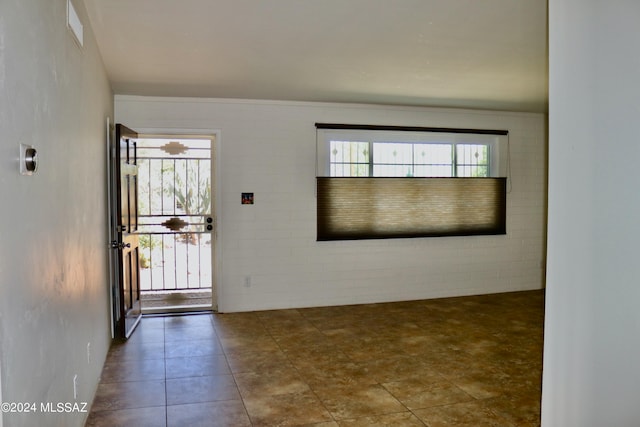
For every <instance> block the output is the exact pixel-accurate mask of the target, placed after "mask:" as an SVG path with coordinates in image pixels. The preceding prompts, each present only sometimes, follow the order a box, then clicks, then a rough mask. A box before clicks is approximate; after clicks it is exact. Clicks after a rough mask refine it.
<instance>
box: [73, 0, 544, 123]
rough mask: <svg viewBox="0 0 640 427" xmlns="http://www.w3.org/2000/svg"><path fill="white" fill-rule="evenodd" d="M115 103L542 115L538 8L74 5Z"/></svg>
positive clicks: (419, 0)
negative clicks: (175, 101) (128, 97)
mask: <svg viewBox="0 0 640 427" xmlns="http://www.w3.org/2000/svg"><path fill="white" fill-rule="evenodd" d="M84 2H85V4H86V6H87V10H88V12H89V16H90V20H91V25H92V27H93V30H94V32H95V35H96V38H97V41H98V46H99V48H100V51H101V53H102V57H103V60H104V63H105V66H106V69H107V73H108V75H109V79H110V80H111V82H112V85H113V90H114V91H115V93H117V94H137V95H157V96H189V97H190V96H196V97H215V98H245V99H274V100H299V101H327V102H364V103H376V104H396V105H423V106H439V107H463V108H483V109H494V110H495V109H497V110H512V111H534V112H544V111H546V109H547V1H546V0H84Z"/></svg>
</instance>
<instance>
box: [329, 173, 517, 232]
mask: <svg viewBox="0 0 640 427" xmlns="http://www.w3.org/2000/svg"><path fill="white" fill-rule="evenodd" d="M317 189H318V201H317V203H318V204H317V216H318V218H317V224H318V229H317V233H318V234H317V239H318V240H320V241H323V240H351V239H380V238H403V237H430V236H461V235H488V234H505V233H506V178H371V177H366V178H352V177H349V178H337V177H318V178H317Z"/></svg>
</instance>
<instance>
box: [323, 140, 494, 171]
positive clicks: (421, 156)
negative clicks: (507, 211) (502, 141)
mask: <svg viewBox="0 0 640 427" xmlns="http://www.w3.org/2000/svg"><path fill="white" fill-rule="evenodd" d="M329 150H330V168H331V172H330V176H395V177H455V176H464V177H474V178H486V177H488V176H489V150H490V145H489V144H462V143H460V144H459V143H438V142H436V143H429V142H420V143H411V142H362V141H339V140H333V139H330V140H329Z"/></svg>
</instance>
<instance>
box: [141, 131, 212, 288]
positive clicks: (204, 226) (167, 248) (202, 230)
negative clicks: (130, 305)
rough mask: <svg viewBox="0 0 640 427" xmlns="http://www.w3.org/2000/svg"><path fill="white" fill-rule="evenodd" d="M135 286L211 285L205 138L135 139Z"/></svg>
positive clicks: (207, 143)
mask: <svg viewBox="0 0 640 427" xmlns="http://www.w3.org/2000/svg"><path fill="white" fill-rule="evenodd" d="M138 180H139V181H138V186H139V187H138V190H139V199H138V200H139V202H138V203H139V212H140V214H139V233H138V234H139V235H140V251H141V255H140V267H141V270H140V271H141V273H140V276H141V277H140V279H141V280H140V288H141V290H142V291H174V290H175V291H181V290H197V289H207V290H210V289H211V287H212V269H211V260H212V258H211V256H212V241H211V232H212V230H213V225H214V224H213V216H212V213H211V209H212V203H211V140H210V139H176V138H167V139H163V138H141V139H139V140H138Z"/></svg>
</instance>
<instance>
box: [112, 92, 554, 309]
mask: <svg viewBox="0 0 640 427" xmlns="http://www.w3.org/2000/svg"><path fill="white" fill-rule="evenodd" d="M115 109H116V121H117V122H119V123H123V124H125V125H127V126H129V127H131V128H133V129H137V130H152V129H163V130H167V129H180V130H184V129H189V130H194V131H195V130H208V131H211V130H216V131H218V132H219V135H220V138H219V140H218V153H219V156H220V158H219V166H220V170H219V171H218V177H219V182H218V185H219V189H220V192H221V194H220V195H219V196H218V200H219V206H218V209H219V225H220V230H219V231H220V234H219V239H218V257H219V264H218V265H219V271H218V272H217V277H218V292H219V301H218V303H219V308H220V310H221V311H247V310H258V309H272V308H290V307H306V306H321V305H336V304H355V303H369V302H385V301H396V300H409V299H421V298H433V297H443V296H454V295H470V294H483V293H494V292H504V291H518V290H528V289H539V288H541V287H543V286H544V274H543V266H542V265H543V260H544V254H545V227H546V136H545V123H544V116H543V115H541V114H529V113H504V112H487V111H467V110H443V109H429V108H415V107H382V106H370V105H351V104H324V103H296V102H276V101H239V100H220V99H185V98H152V97H131V96H116V98H115ZM316 122H331V123H350V124H374V125H375V124H379V125H406V126H441V127H462V128H489V129H507V130H509V132H510V146H511V180H510V185H511V187H512V189H511V192H510V193H509V195H508V199H507V232H508V235H506V236H475V237H440V238H420V239H390V240H364V241H342V242H316V241H315V230H316V223H315V215H316V213H315V206H316V205H315V194H314V192H315V126H314V124H315V123H316ZM241 192H254V193H255V205H244V206H243V205H241V204H240V193H241ZM247 275H250V276H251V280H252V286H251V287H249V288H247V287H245V286H244V278H245V276H247Z"/></svg>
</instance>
